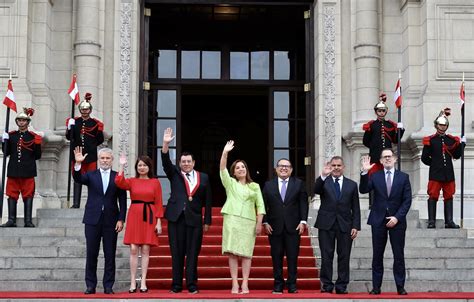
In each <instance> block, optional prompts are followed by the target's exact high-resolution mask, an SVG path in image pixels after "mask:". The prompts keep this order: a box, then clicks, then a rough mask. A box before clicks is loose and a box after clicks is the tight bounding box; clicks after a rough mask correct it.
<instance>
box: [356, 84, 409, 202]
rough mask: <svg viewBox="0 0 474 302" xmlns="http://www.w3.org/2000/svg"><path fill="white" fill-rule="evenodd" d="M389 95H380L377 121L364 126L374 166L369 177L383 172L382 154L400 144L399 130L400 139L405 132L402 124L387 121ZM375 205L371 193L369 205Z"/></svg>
mask: <svg viewBox="0 0 474 302" xmlns="http://www.w3.org/2000/svg"><path fill="white" fill-rule="evenodd" d="M386 101H387V95H386V94H385V93H382V94H380V96H379V102H378V103H377V104H375V106H374V111H375V114H376V116H377V119H375V120H371V121H369V122H367V123H366V124H364V125H363V127H362V128H363V130H364V138H363V141H362V142H363V143H364V146H366V147H367V148H369V156H370V163H371V164H374V166H373V167H372V168H371V169H370V171H369V176H370V175H372V174H373V173H375V172H377V171H379V170H382V169H383V166H382V164H381V163H380V154H381V153H382V150H383V149H385V148H392V145H393V144H397V143H398V132H397V131H398V129H400V139H401V138H402V136H403V133H404V132H405V129H403V124H402V123H398V124H397V123H395V122H394V121H391V120H386V119H385V116H386V115H387V112H388V106H387V104H385V102H386ZM372 203H373V197H372V192H369V205H370V206H371V205H372Z"/></svg>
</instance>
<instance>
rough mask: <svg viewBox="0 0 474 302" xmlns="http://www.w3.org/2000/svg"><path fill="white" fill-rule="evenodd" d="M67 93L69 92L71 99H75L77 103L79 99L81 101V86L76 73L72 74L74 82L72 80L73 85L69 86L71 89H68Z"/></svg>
mask: <svg viewBox="0 0 474 302" xmlns="http://www.w3.org/2000/svg"><path fill="white" fill-rule="evenodd" d="M67 93H68V94H69V96H70V97H71V99H73V100H74V103H75V104H76V105H77V104H79V101H80V96H79V88H78V87H77V83H76V75H75V74H74V75H73V76H72V82H71V85H70V86H69V90H68V91H67Z"/></svg>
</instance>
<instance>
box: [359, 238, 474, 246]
mask: <svg viewBox="0 0 474 302" xmlns="http://www.w3.org/2000/svg"><path fill="white" fill-rule="evenodd" d="M353 246H354V247H371V246H372V238H370V237H362V236H361V237H360V238H356V240H354V241H353ZM405 247H413V248H416V247H418V248H438V247H452V248H472V247H474V240H473V239H462V238H433V237H428V238H408V239H407V240H406V242H405Z"/></svg>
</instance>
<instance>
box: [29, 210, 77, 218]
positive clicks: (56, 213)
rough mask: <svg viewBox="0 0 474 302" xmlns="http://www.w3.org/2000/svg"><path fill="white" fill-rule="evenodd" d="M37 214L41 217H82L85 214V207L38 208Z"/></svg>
mask: <svg viewBox="0 0 474 302" xmlns="http://www.w3.org/2000/svg"><path fill="white" fill-rule="evenodd" d="M36 216H37V217H38V218H40V219H47V218H80V219H82V217H83V216H84V209H38V210H37V211H36Z"/></svg>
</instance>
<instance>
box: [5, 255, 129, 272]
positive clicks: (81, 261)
mask: <svg viewBox="0 0 474 302" xmlns="http://www.w3.org/2000/svg"><path fill="white" fill-rule="evenodd" d="M115 262H116V267H117V268H121V269H128V268H129V257H124V258H116V259H115ZM0 263H2V264H4V265H2V266H1V268H2V269H5V270H14V269H19V270H23V269H37V270H40V269H64V270H66V269H69V270H84V268H85V265H86V259H85V258H65V257H61V258H59V257H58V258H48V257H44V258H40V257H24V258H0ZM97 267H99V268H100V267H104V257H102V256H100V257H99V260H98V264H97Z"/></svg>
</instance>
